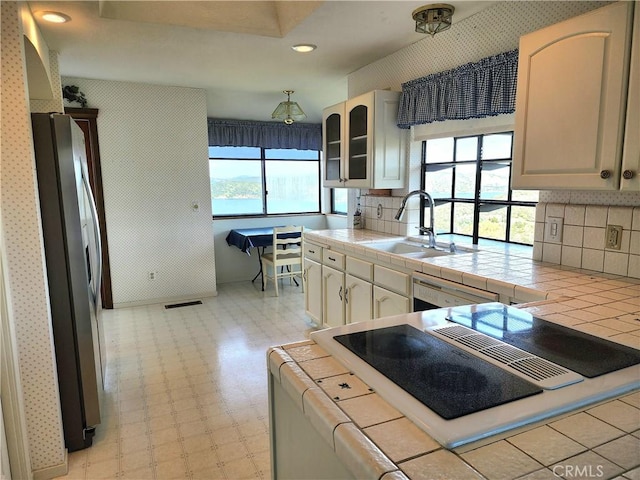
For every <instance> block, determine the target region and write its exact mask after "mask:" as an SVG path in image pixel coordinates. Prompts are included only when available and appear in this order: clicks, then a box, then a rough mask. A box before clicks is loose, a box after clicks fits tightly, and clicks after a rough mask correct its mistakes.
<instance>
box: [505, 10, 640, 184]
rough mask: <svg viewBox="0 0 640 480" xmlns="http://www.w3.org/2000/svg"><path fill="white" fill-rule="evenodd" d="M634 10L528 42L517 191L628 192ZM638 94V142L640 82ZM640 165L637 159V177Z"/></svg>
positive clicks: (595, 17) (523, 56) (575, 23)
mask: <svg viewBox="0 0 640 480" xmlns="http://www.w3.org/2000/svg"><path fill="white" fill-rule="evenodd" d="M633 4H634V2H617V3H614V4H612V5H610V6H607V7H603V8H599V9H597V10H594V11H593V12H590V13H587V14H585V15H581V16H579V17H576V18H572V19H570V20H567V21H565V22H561V23H558V24H555V25H551V26H550V27H547V28H544V29H542V30H538V31H536V32H533V33H530V34H528V35H525V36H523V37H521V38H520V53H519V63H518V90H517V97H516V130H515V142H514V154H513V155H514V159H513V180H512V187H513V188H514V189H521V188H525V189H526V188H531V189H552V190H553V189H590V190H617V189H618V188H620V186H621V178H622V175H623V171H622V157H623V137H624V130H625V120H626V111H627V98H628V92H627V85H628V80H629V64H630V50H631V32H632V18H633ZM636 36H637V35H636ZM635 48H636V49H637V46H636V47H635ZM636 56H637V55H636ZM637 63H638V62H637V59H634V64H635V66H634V68H635V69H636V70H637V68H638V66H637ZM635 76H636V77H637V72H636V73H635ZM632 80H633V77H632ZM634 88H635V89H636V92H635V93H634V92H630V93H631V95H630V97H629V101H631V100H633V98H634V95H635V98H636V103H635V106H634V104H632V103H629V109H630V110H635V113H634V114H633V115H635V122H636V127H635V134H633V135H635V137H636V139H637V136H638V127H637V110H638V103H637V88H638V86H637V78H636V80H635V87H634ZM633 115H632V116H633ZM632 121H633V119H632ZM636 149H637V145H636ZM630 163H633V160H630ZM637 163H638V159H637V153H636V157H635V166H634V167H633V169H634V172H633V174H634V176H636V177H637ZM626 168H627V167H626V166H625V169H626ZM626 175H627V176H628V173H627V174H626ZM637 185H638V184H637V183H636V189H637ZM622 186H623V187H625V184H624V183H623V184H622Z"/></svg>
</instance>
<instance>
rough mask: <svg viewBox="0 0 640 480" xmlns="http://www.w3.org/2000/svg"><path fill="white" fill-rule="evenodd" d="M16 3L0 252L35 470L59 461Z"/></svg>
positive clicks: (8, 49) (10, 17)
mask: <svg viewBox="0 0 640 480" xmlns="http://www.w3.org/2000/svg"><path fill="white" fill-rule="evenodd" d="M18 8H19V5H18V4H17V3H16V2H2V3H1V5H0V9H1V13H2V29H1V30H2V41H1V50H2V93H1V101H2V113H1V117H2V144H1V145H2V146H1V150H2V151H1V154H2V155H1V158H2V160H1V162H2V163H1V173H2V176H1V177H0V191H1V192H2V193H1V197H0V198H1V207H2V227H1V228H2V231H1V234H2V254H3V256H4V258H3V265H4V270H5V273H6V276H7V277H6V281H7V284H6V288H7V293H8V298H7V303H8V307H9V312H10V313H9V314H10V317H9V319H8V320H9V322H10V323H11V328H12V330H13V332H14V335H15V339H16V346H17V354H18V359H17V360H18V362H17V363H18V365H19V369H20V377H21V383H22V392H21V393H22V397H23V400H24V412H25V416H26V422H27V435H28V441H29V450H30V453H31V466H32V468H33V470H34V472H37V471H38V470H43V469H46V468H50V467H56V466H60V465H63V464H64V463H65V461H66V457H65V448H64V440H63V438H62V423H61V418H60V403H59V397H58V379H57V376H56V367H55V359H54V351H53V339H52V332H51V327H50V325H51V320H50V312H49V298H48V287H47V282H46V276H45V270H44V268H45V266H44V250H43V243H42V230H41V226H40V207H39V201H38V192H37V190H36V178H35V177H36V172H35V161H34V155H33V148H32V140H31V123H30V118H29V105H28V104H27V100H26V99H27V96H28V93H27V89H26V79H25V75H26V74H25V71H24V63H23V60H22V58H23V48H24V46H23V40H22V28H21V25H20V20H19V19H20V17H19V13H18Z"/></svg>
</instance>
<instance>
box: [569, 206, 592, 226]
mask: <svg viewBox="0 0 640 480" xmlns="http://www.w3.org/2000/svg"><path fill="white" fill-rule="evenodd" d="M586 210H587V209H586V205H567V206H566V207H565V209H564V224H565V225H584V216H585V213H586Z"/></svg>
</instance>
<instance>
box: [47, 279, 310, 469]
mask: <svg viewBox="0 0 640 480" xmlns="http://www.w3.org/2000/svg"><path fill="white" fill-rule="evenodd" d="M202 302H203V304H202V305H195V306H190V307H183V308H177V309H165V308H164V305H149V306H140V307H131V308H121V309H115V310H105V311H104V315H103V319H102V320H103V324H104V337H105V344H106V350H107V352H106V353H107V365H106V374H105V378H104V384H105V393H104V397H103V402H102V415H103V423H102V424H101V425H99V426H98V427H97V429H96V436H95V437H94V442H93V446H92V447H90V448H88V449H85V450H80V451H77V452H72V453H70V454H69V473H68V474H67V475H66V476H63V477H58V478H59V479H60V480H62V479H64V480H99V479H101V478H105V479H114V478H118V479H136V480H146V479H149V480H162V479H174V480H175V479H189V480H199V479H202V480H205V479H206V480H215V479H234V480H235V479H242V478H247V479H268V478H269V477H270V464H269V434H268V424H269V422H268V399H267V375H266V361H265V354H266V351H267V349H268V348H269V347H270V346H273V345H282V344H285V343H291V342H293V341H300V340H304V339H305V338H308V334H309V332H310V331H311V330H312V327H310V326H309V324H308V319H307V318H306V316H305V314H304V306H303V305H304V296H303V295H302V293H301V291H300V289H297V288H290V287H289V286H288V285H287V286H286V287H285V288H283V289H282V290H281V292H280V296H279V297H274V296H272V294H271V293H270V292H267V294H264V293H262V292H261V291H260V286H259V285H257V284H255V285H254V284H252V283H250V282H239V283H233V284H222V285H219V286H218V296H217V297H214V298H205V299H202Z"/></svg>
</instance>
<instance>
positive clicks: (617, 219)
mask: <svg viewBox="0 0 640 480" xmlns="http://www.w3.org/2000/svg"><path fill="white" fill-rule="evenodd" d="M632 212H633V209H632V208H628V207H609V215H608V216H607V224H608V225H620V226H621V227H622V228H623V229H625V230H631V217H632Z"/></svg>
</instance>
